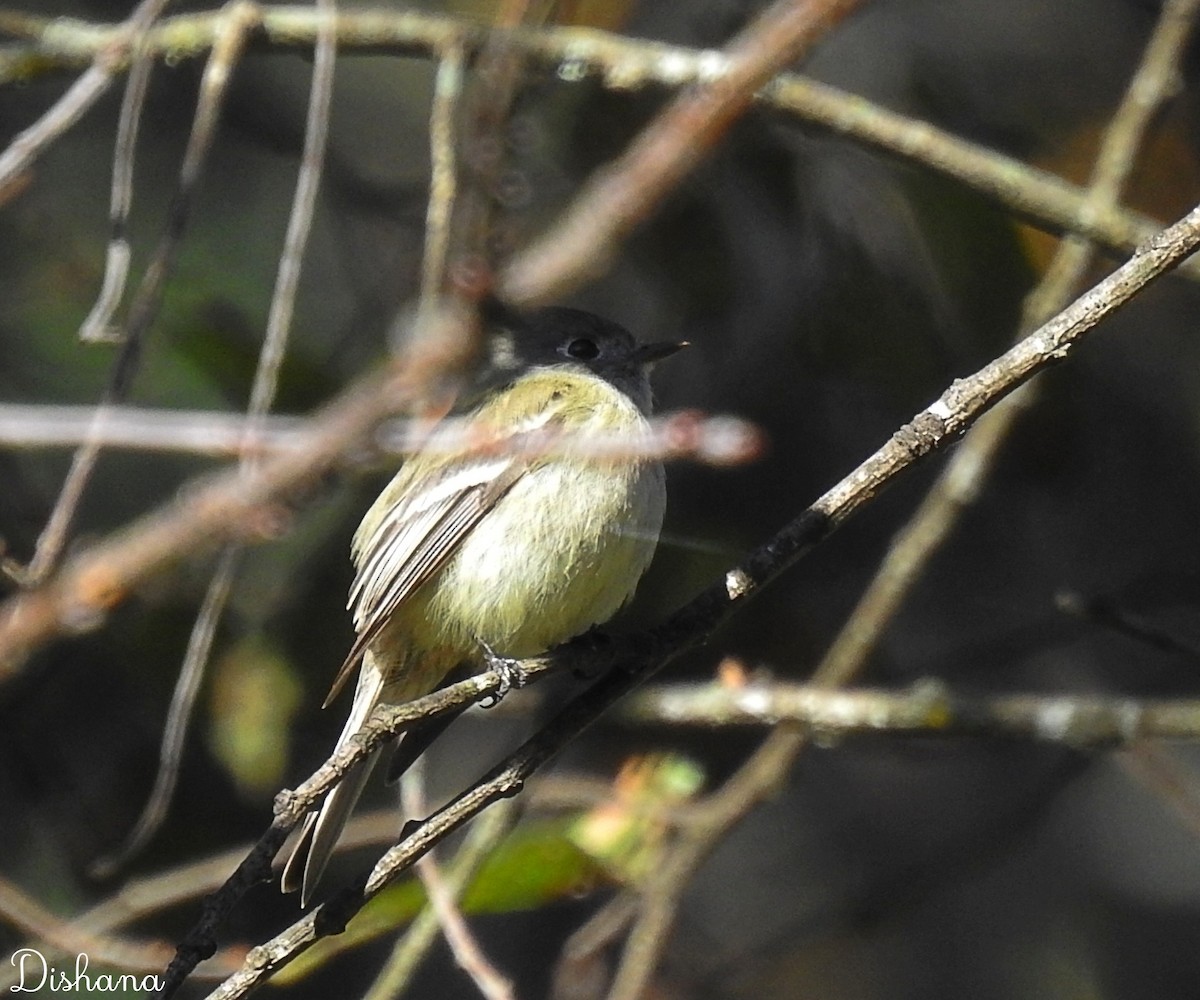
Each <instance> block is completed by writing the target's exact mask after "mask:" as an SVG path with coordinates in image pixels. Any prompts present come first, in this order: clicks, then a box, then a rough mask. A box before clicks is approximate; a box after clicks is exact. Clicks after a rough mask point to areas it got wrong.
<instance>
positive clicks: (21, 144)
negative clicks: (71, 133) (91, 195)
mask: <svg viewBox="0 0 1200 1000" xmlns="http://www.w3.org/2000/svg"><path fill="white" fill-rule="evenodd" d="M168 2H169V0H142V2H141V3H140V4H138V5H137V7H136V8H134V11H133V13H132V14H131V15H130V17H129V19H128V20H126V21H125V22H124V23H122V24H120V25H118V26H117V27H115V28H114V29H112V31H111V33H110V35H111V36H110V37H109V38H108V40H107V41H105V42H100V43H99V44H97V45H96V47H95V49H94V50H93V52H92V54H91V55H90V56H89V57H88V59H89V61H90V62H91V65H90V66H89V67H88V69H87V71H86V72H85V73H84V74H83V75H82V76H81V77H79V79H78V80H76V81H75V82H74V83H73V84H72V85H71V87H70V88H69V89H68V90H67V92H66V93H65V94H63V96H62V97H60V98H59V99H58V100H57V101H56V102H55V103H54V105H53V107H51V108H50V110H49V111H47V112H46V113H45V114H44V115H42V117H41V118H39V119H38V120H37V122H35V123H34V124H33V125H31V126H29V128H27V129H25V130H24V131H23V132H21V133H20V134H19V135H17V137H16V138H15V139H13V141H12V142H10V143H9V144H8V148H7V149H5V150H4V152H3V153H0V192H5V191H8V190H10V189H11V188H12V185H13V182H14V180H15V179H16V177H17V175H18V174H20V173H22V172H23V171H25V170H28V169H29V167H30V166H32V165H33V162H34V160H36V159H37V158H38V156H40V155H41V153H42V151H43V150H44V149H45V148H46V147H47V146H49V145H50V144H51V143H52V142H54V140H56V139H57V138H58V137H59V136H60V135H62V134H63V133H64V132H66V131H67V129H69V128H70V127H71V126H72V125H74V124H75V123H76V122H77V121H79V119H80V118H82V117H83V116H84V114H86V113H87V111H88V109H89V108H90V107H91V106H92V105H93V104H95V103H96V101H98V100H99V99H100V98H101V97H102V96H103V95H104V93H105V92H106V91H107V90H108V88H109V87H110V86H111V85H112V81H113V79H114V77H115V76H116V74H117V73H118V71H119V70H120V69H121V67H122V65H123V63H124V62H125V59H126V58H127V56H126V51H127V50H129V49H132V50H134V51H138V52H146V53H147V54H149V52H150V47H149V46H148V44H147V38H146V36H147V32H148V31H149V29H150V27H151V25H153V24H154V22H155V21H156V20H157V19H158V16H159V15H160V14H161V13H162V11H163V8H164V7H166V5H167V3H168ZM3 202H4V198H3V196H2V195H0V204H3Z"/></svg>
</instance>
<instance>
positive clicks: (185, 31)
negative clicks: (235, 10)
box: [0, 6, 1200, 279]
mask: <svg viewBox="0 0 1200 1000" xmlns="http://www.w3.org/2000/svg"><path fill="white" fill-rule="evenodd" d="M262 18H263V20H262V29H263V35H264V36H265V38H266V39H267V41H268V42H269V44H271V45H273V46H276V47H279V48H309V49H311V48H312V46H313V44H314V40H315V39H316V36H317V32H318V30H319V25H320V15H319V14H317V13H316V12H314V11H313V10H312V9H311V8H308V7H286V6H281V7H267V8H264V9H263V11H262ZM23 20H24V22H25V30H24V31H22V32H21V34H22V35H24V36H25V37H28V38H29V39H30V40H31V41H30V45H29V47H28V48H27V49H26V50H24V51H17V52H13V53H11V55H10V59H9V62H10V64H12V65H13V66H14V67H19V66H23V65H25V64H27V63H32V62H37V63H38V64H39V65H44V64H47V63H49V64H54V63H57V64H59V65H62V66H76V65H80V64H86V62H87V61H88V60H90V59H92V58H94V56H95V53H96V52H97V51H99V50H101V49H102V48H103V47H104V46H112V47H114V49H115V50H116V51H118V52H120V51H122V49H121V45H122V42H121V36H120V34H119V31H118V29H116V28H112V27H107V26H95V25H90V24H87V23H86V22H82V21H81V22H73V23H68V24H63V23H60V22H55V21H52V20H50V19H47V18H34V17H30V16H24V18H23ZM216 24H217V15H214V14H212V13H205V14H189V15H180V16H177V17H174V18H170V19H169V20H167V21H166V22H164V23H163V25H161V26H160V27H159V28H157V29H156V30H155V31H154V32H153V33H152V34H151V36H150V38H149V44H150V45H151V46H152V47H153V48H154V51H155V52H157V53H159V54H162V53H165V52H171V53H172V55H173V57H175V58H188V57H194V56H197V55H201V54H203V53H204V52H205V51H206V50H207V49H208V47H209V46H210V45H211V44H212V38H213V33H214V30H215V26H216ZM337 28H338V40H339V44H340V45H342V46H343V47H346V48H350V49H358V50H364V51H379V52H389V53H394V54H398V55H419V56H430V55H434V56H438V55H439V54H440V53H442V52H444V51H445V49H446V47H447V46H448V45H452V44H461V45H463V46H464V47H465V49H466V50H467V51H468V52H469V53H471V52H476V51H478V50H479V48H480V47H481V46H482V45H483V44H484V40H485V39H486V36H487V31H486V28H485V27H484V26H482V25H480V24H478V23H477V22H471V21H466V20H463V19H459V18H452V17H447V16H444V15H435V14H423V13H418V12H415V11H410V10H406V11H381V10H356V11H342V12H341V13H340V14H339V15H338V24H337ZM512 44H514V45H516V46H518V47H519V48H520V49H521V50H522V51H523V52H525V53H526V54H527V55H528V56H529V57H530V58H531V59H534V60H536V61H538V62H539V63H540V64H542V65H544V66H549V67H551V68H554V69H558V70H560V71H562V72H561V75H562V76H563V78H564V79H571V80H578V79H582V78H584V77H586V76H588V75H589V74H594V75H595V76H596V77H597V78H598V79H599V81H600V83H601V84H603V85H604V86H606V87H609V88H612V89H614V90H621V91H627V90H635V89H637V88H640V87H645V86H648V85H657V86H665V87H672V88H675V87H681V86H685V85H687V84H692V83H698V82H699V83H703V82H706V81H709V80H711V79H712V78H713V77H714V75H717V74H719V73H720V71H721V68H722V65H723V63H722V58H721V55H720V53H718V52H714V51H711V50H696V49H688V48H684V47H681V46H673V45H665V44H662V43H659V42H648V41H642V40H639V39H633V38H624V37H621V36H619V35H613V34H609V33H607V32H603V31H598V30H595V29H590V28H575V27H553V28H538V29H536V30H531V29H518V30H516V31H514V32H513V33H512ZM564 68H566V69H564ZM568 70H569V72H568ZM16 72H17V71H16V70H13V71H12V72H10V73H9V74H8V75H9V76H12V75H15V74H16ZM4 78H5V73H4V66H3V63H2V62H0V80H3V79H4ZM755 100H756V101H757V102H758V103H759V104H760V105H762V106H764V107H771V108H777V109H779V110H781V111H785V112H787V113H789V114H791V115H794V116H796V117H797V118H799V119H800V120H802V121H804V122H805V123H807V124H809V125H813V126H816V127H818V128H821V129H824V130H828V131H830V132H833V133H835V134H837V135H841V136H844V137H846V138H848V139H852V140H854V141H855V142H858V143H860V144H861V145H863V146H866V147H867V148H871V149H877V150H879V151H880V152H884V153H887V154H888V155H891V156H896V157H898V158H900V159H902V160H905V161H908V162H912V163H916V164H919V165H920V166H922V167H925V168H926V169H929V170H932V171H934V172H936V173H940V174H943V175H945V176H948V177H952V178H954V179H955V180H958V181H961V182H962V183H964V184H966V185H968V186H969V187H972V188H974V189H976V190H978V191H980V192H982V193H983V194H985V195H987V196H989V197H991V198H994V199H996V200H997V201H998V202H1000V203H1001V204H1003V205H1006V206H1007V207H1009V208H1011V209H1012V210H1014V211H1016V212H1018V213H1020V214H1021V215H1022V216H1024V217H1025V218H1026V220H1027V221H1029V222H1031V223H1032V224H1034V225H1037V226H1040V227H1042V228H1044V229H1048V230H1049V231H1052V232H1076V233H1078V234H1080V235H1082V236H1086V237H1087V238H1089V239H1091V240H1093V241H1094V242H1096V243H1097V244H1099V245H1100V246H1103V247H1104V248H1105V249H1107V250H1108V251H1110V252H1114V253H1118V254H1122V255H1123V254H1127V253H1130V252H1132V251H1133V250H1135V249H1136V248H1137V247H1138V246H1139V245H1140V244H1141V243H1142V242H1144V241H1145V240H1146V239H1148V238H1149V237H1150V236H1152V235H1153V234H1154V233H1155V232H1156V231H1157V230H1158V229H1159V228H1160V226H1159V224H1158V223H1156V222H1155V221H1154V220H1153V219H1150V218H1148V217H1147V216H1145V215H1142V214H1140V213H1138V212H1133V211H1130V210H1127V209H1113V210H1111V211H1099V212H1088V211H1085V210H1084V208H1083V199H1084V192H1083V190H1082V189H1081V188H1079V187H1077V186H1076V185H1074V184H1071V183H1069V182H1067V181H1065V180H1064V179H1062V178H1061V177H1057V176H1055V175H1053V174H1050V173H1047V172H1046V171H1044V170H1039V169H1038V168H1036V167H1031V166H1029V165H1028V164H1025V163H1022V162H1021V161H1020V160H1016V159H1013V158H1012V157H1008V156H1004V155H1003V154H1001V153H998V152H996V151H994V150H990V149H987V148H986V147H983V146H979V145H977V144H975V143H971V142H967V141H966V140H963V139H961V138H959V137H957V136H955V135H953V134H951V133H948V132H946V131H944V130H943V129H939V128H937V127H935V126H933V125H929V124H928V123H926V122H922V121H919V120H916V119H913V118H909V117H906V116H904V115H900V114H897V113H896V112H894V111H891V110H889V109H887V108H884V107H882V106H880V105H878V104H875V103H873V102H871V101H868V100H866V99H864V98H862V97H860V96H858V95H856V94H849V93H846V92H845V91H842V90H839V89H837V88H836V87H831V86H829V85H827V84H823V83H819V82H817V81H815V80H811V79H808V78H806V77H803V76H800V75H797V74H793V73H785V74H780V75H779V76H777V77H776V78H775V79H774V80H773V81H772V82H771V83H769V84H768V85H767V86H765V87H764V88H763V89H761V90H760V91H759V92H758V94H756V95H755ZM1180 273H1181V274H1183V275H1186V276H1188V277H1190V278H1192V279H1195V278H1200V261H1188V262H1186V263H1185V264H1183V265H1182V266H1181V267H1180Z"/></svg>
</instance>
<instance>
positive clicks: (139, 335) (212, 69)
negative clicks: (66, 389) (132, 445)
mask: <svg viewBox="0 0 1200 1000" xmlns="http://www.w3.org/2000/svg"><path fill="white" fill-rule="evenodd" d="M256 17H257V15H256V13H255V9H254V8H253V7H252V6H250V5H249V4H248V3H246V2H244V0H233V2H232V3H230V4H229V5H228V6H227V7H225V9H224V12H223V20H222V22H221V23H222V30H221V32H220V33H219V34H218V35H217V37H216V38H215V40H214V42H213V49H212V53H211V55H210V57H209V60H208V64H207V65H206V66H205V70H204V75H203V77H202V79H201V82H200V99H199V101H198V103H197V107H196V117H195V120H194V121H193V124H192V132H191V135H190V136H189V138H188V145H187V149H186V150H185V152H184V157H183V163H182V165H181V167H180V174H179V186H178V190H177V191H176V195H175V199H174V202H173V204H172V206H171V212H170V217H169V219H168V221H167V226H166V229H165V231H164V232H163V235H162V237H161V238H160V240H159V244H158V247H157V248H156V250H155V254H154V257H153V259H152V260H151V262H150V265H149V266H148V267H147V269H146V273H145V275H143V278H142V282H141V285H140V286H139V288H138V291H137V295H136V296H135V298H134V301H133V304H132V306H131V307H130V313H129V321H128V324H127V327H126V329H125V331H124V332H123V333H122V334H121V337H122V343H121V348H120V351H119V353H118V355H117V357H116V359H115V360H114V362H113V366H112V371H111V374H110V376H109V382H108V386H107V387H106V389H105V392H104V396H103V398H102V399H101V401H100V404H99V405H98V407H97V409H96V415H95V420H94V434H95V435H96V436H99V435H100V434H101V433H102V431H103V427H104V423H105V419H106V415H107V414H106V410H107V408H108V407H109V406H111V405H112V404H113V403H120V402H123V401H124V400H125V398H126V397H127V396H128V393H129V389H130V388H131V386H132V383H133V377H134V374H135V373H136V371H137V368H138V364H139V361H140V359H141V353H142V350H143V347H144V346H145V345H144V340H145V336H146V333H147V331H148V330H149V328H150V325H151V323H152V322H153V321H154V318H155V316H156V315H157V313H158V307H159V304H160V302H161V299H162V292H163V287H164V285H165V283H166V280H167V277H168V276H169V274H170V273H171V270H172V268H173V266H174V261H175V257H176V254H177V253H178V249H179V244H180V241H181V239H182V236H183V231H184V229H185V228H186V225H187V219H188V214H189V211H190V208H191V200H192V196H193V194H194V193H195V189H196V184H197V182H198V180H199V178H200V172H201V168H202V166H203V164H204V161H205V159H206V158H207V155H208V151H209V149H210V148H211V146H212V140H213V138H214V136H215V134H216V129H217V122H218V120H219V118H220V110H221V105H222V103H223V101H224V96H225V92H226V88H227V87H228V84H229V78H230V75H231V72H232V67H233V65H234V64H235V63H236V62H237V59H238V57H239V56H240V54H241V52H242V49H243V48H244V47H245V44H246V38H247V35H248V33H249V31H250V29H251V28H252V27H253V25H254V24H255V22H256ZM99 457H100V447H99V445H97V444H96V443H95V440H94V439H92V440H88V441H86V442H84V444H82V445H81V446H80V447H79V449H78V450H77V451H76V452H75V455H74V456H73V457H72V460H71V467H70V469H69V470H68V472H67V476H66V479H65V480H64V482H63V486H62V490H61V491H60V492H59V495H58V499H57V500H56V501H55V504H54V509H53V510H52V511H51V512H50V517H49V518H48V519H47V521H46V526H45V527H44V528H43V529H42V532H41V534H40V535H39V536H38V540H37V543H36V545H35V547H34V553H33V557H32V558H31V559H30V561H29V565H28V566H27V567H26V569H25V571H24V573H23V582H24V583H25V584H26V585H33V584H37V583H40V582H41V581H42V580H44V579H45V578H46V577H47V576H48V575H49V574H50V573H51V572H52V571H53V570H54V568H55V567H56V566H57V564H58V562H59V559H60V558H61V556H62V552H63V549H64V548H65V546H66V544H67V540H68V537H69V535H70V531H71V525H72V522H73V521H74V519H75V513H76V511H77V510H78V508H79V503H80V501H81V500H82V499H83V492H84V490H85V489H86V487H87V482H88V480H89V478H90V477H91V474H92V471H93V470H94V469H95V467H96V462H97V460H98V459H99Z"/></svg>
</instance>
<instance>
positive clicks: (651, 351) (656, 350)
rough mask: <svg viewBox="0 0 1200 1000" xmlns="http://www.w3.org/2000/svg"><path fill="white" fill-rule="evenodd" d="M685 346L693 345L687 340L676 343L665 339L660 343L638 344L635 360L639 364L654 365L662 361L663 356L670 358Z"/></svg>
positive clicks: (635, 349)
mask: <svg viewBox="0 0 1200 1000" xmlns="http://www.w3.org/2000/svg"><path fill="white" fill-rule="evenodd" d="M685 347H691V344H690V343H689V342H688V341H686V340H680V341H676V342H674V343H671V342H669V341H663V342H662V343H658V344H638V346H637V347H635V348H634V349H633V360H634V361H635V362H637V363H638V364H639V365H652V364H655V363H656V362H658V361H662V359H663V358H669V357H670V356H671V355H672V354H674V353H675V352H676V351H682V350H683V349H684V348H685Z"/></svg>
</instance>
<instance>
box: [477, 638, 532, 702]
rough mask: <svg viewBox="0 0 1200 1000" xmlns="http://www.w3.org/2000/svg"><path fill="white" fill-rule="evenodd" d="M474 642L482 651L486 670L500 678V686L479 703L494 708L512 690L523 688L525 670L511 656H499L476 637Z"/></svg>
mask: <svg viewBox="0 0 1200 1000" xmlns="http://www.w3.org/2000/svg"><path fill="white" fill-rule="evenodd" d="M475 641H476V642H478V643H479V646H480V648H481V649H482V650H483V659H484V662H485V663H486V664H487V665H488V669H489V670H494V671H496V673H497V674H499V676H500V686H499V687H497V688H496V690H495V691H493V692H492V693H491V694H490V695H488V697H487V699H486V700H485V701H481V702H480V705H482V706H483V707H484V708H494V707H495V706H496V705H499V704H500V700H501V699H502V698H503V697H504V696H505V695H506V694H508V692H509V691H511V690H512V689H513V688H520V687H524V686H525V682H526V681H527V680H528V679H529V678H528V676H527V675H526V673H525V668H524V667H522V666H521V661H520V660H516V659H513V657H511V656H501V655H500V654H499V653H497V652H496V651H495V650H494V649H492V647H491V646H489V645H488V644H487V643H486V642H484V641H483V640H482V639H480V638H479V637H478V636H476V637H475Z"/></svg>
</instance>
